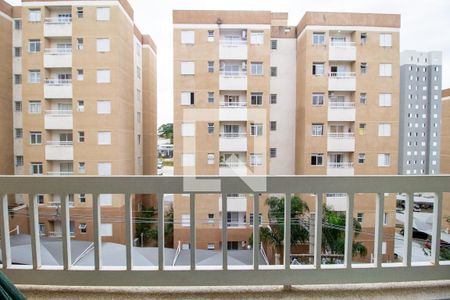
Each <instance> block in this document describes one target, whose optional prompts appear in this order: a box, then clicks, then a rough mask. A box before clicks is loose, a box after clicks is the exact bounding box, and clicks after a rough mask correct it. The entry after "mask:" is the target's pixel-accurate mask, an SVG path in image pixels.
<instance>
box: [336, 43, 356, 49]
mask: <svg viewBox="0 0 450 300" xmlns="http://www.w3.org/2000/svg"><path fill="white" fill-rule="evenodd" d="M330 47H337V48H350V47H355V42H330Z"/></svg>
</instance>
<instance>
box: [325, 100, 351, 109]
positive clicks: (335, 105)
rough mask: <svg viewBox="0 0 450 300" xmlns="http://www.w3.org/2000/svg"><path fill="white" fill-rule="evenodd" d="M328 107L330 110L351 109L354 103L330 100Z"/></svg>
mask: <svg viewBox="0 0 450 300" xmlns="http://www.w3.org/2000/svg"><path fill="white" fill-rule="evenodd" d="M328 105H329V107H330V108H331V109H352V108H355V102H339V101H333V99H330V101H329V102H328Z"/></svg>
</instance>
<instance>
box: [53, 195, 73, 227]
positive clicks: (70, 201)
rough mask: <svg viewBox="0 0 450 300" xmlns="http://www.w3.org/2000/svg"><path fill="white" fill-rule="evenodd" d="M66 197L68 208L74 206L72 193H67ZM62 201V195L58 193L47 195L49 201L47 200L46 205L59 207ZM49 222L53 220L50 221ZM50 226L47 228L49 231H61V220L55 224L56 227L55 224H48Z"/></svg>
mask: <svg viewBox="0 0 450 300" xmlns="http://www.w3.org/2000/svg"><path fill="white" fill-rule="evenodd" d="M67 198H68V204H69V207H70V208H72V207H75V201H74V196H73V194H68V195H67ZM62 202H63V201H62V197H61V196H60V195H49V201H48V202H47V207H50V208H61V203H62ZM51 222H53V221H51ZM71 222H72V221H71ZM58 225H59V226H58ZM50 227H51V228H50V230H49V231H50V232H61V222H59V223H57V224H56V228H55V224H50ZM71 232H73V230H71ZM49 236H50V234H49Z"/></svg>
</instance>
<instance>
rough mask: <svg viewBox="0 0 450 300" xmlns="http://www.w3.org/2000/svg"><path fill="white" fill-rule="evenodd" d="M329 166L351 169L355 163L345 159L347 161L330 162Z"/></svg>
mask: <svg viewBox="0 0 450 300" xmlns="http://www.w3.org/2000/svg"><path fill="white" fill-rule="evenodd" d="M328 168H332V169H351V168H353V163H352V162H350V161H345V162H337V163H334V162H329V163H328Z"/></svg>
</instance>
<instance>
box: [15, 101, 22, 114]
mask: <svg viewBox="0 0 450 300" xmlns="http://www.w3.org/2000/svg"><path fill="white" fill-rule="evenodd" d="M14 111H15V112H21V111H22V101H14Z"/></svg>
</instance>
